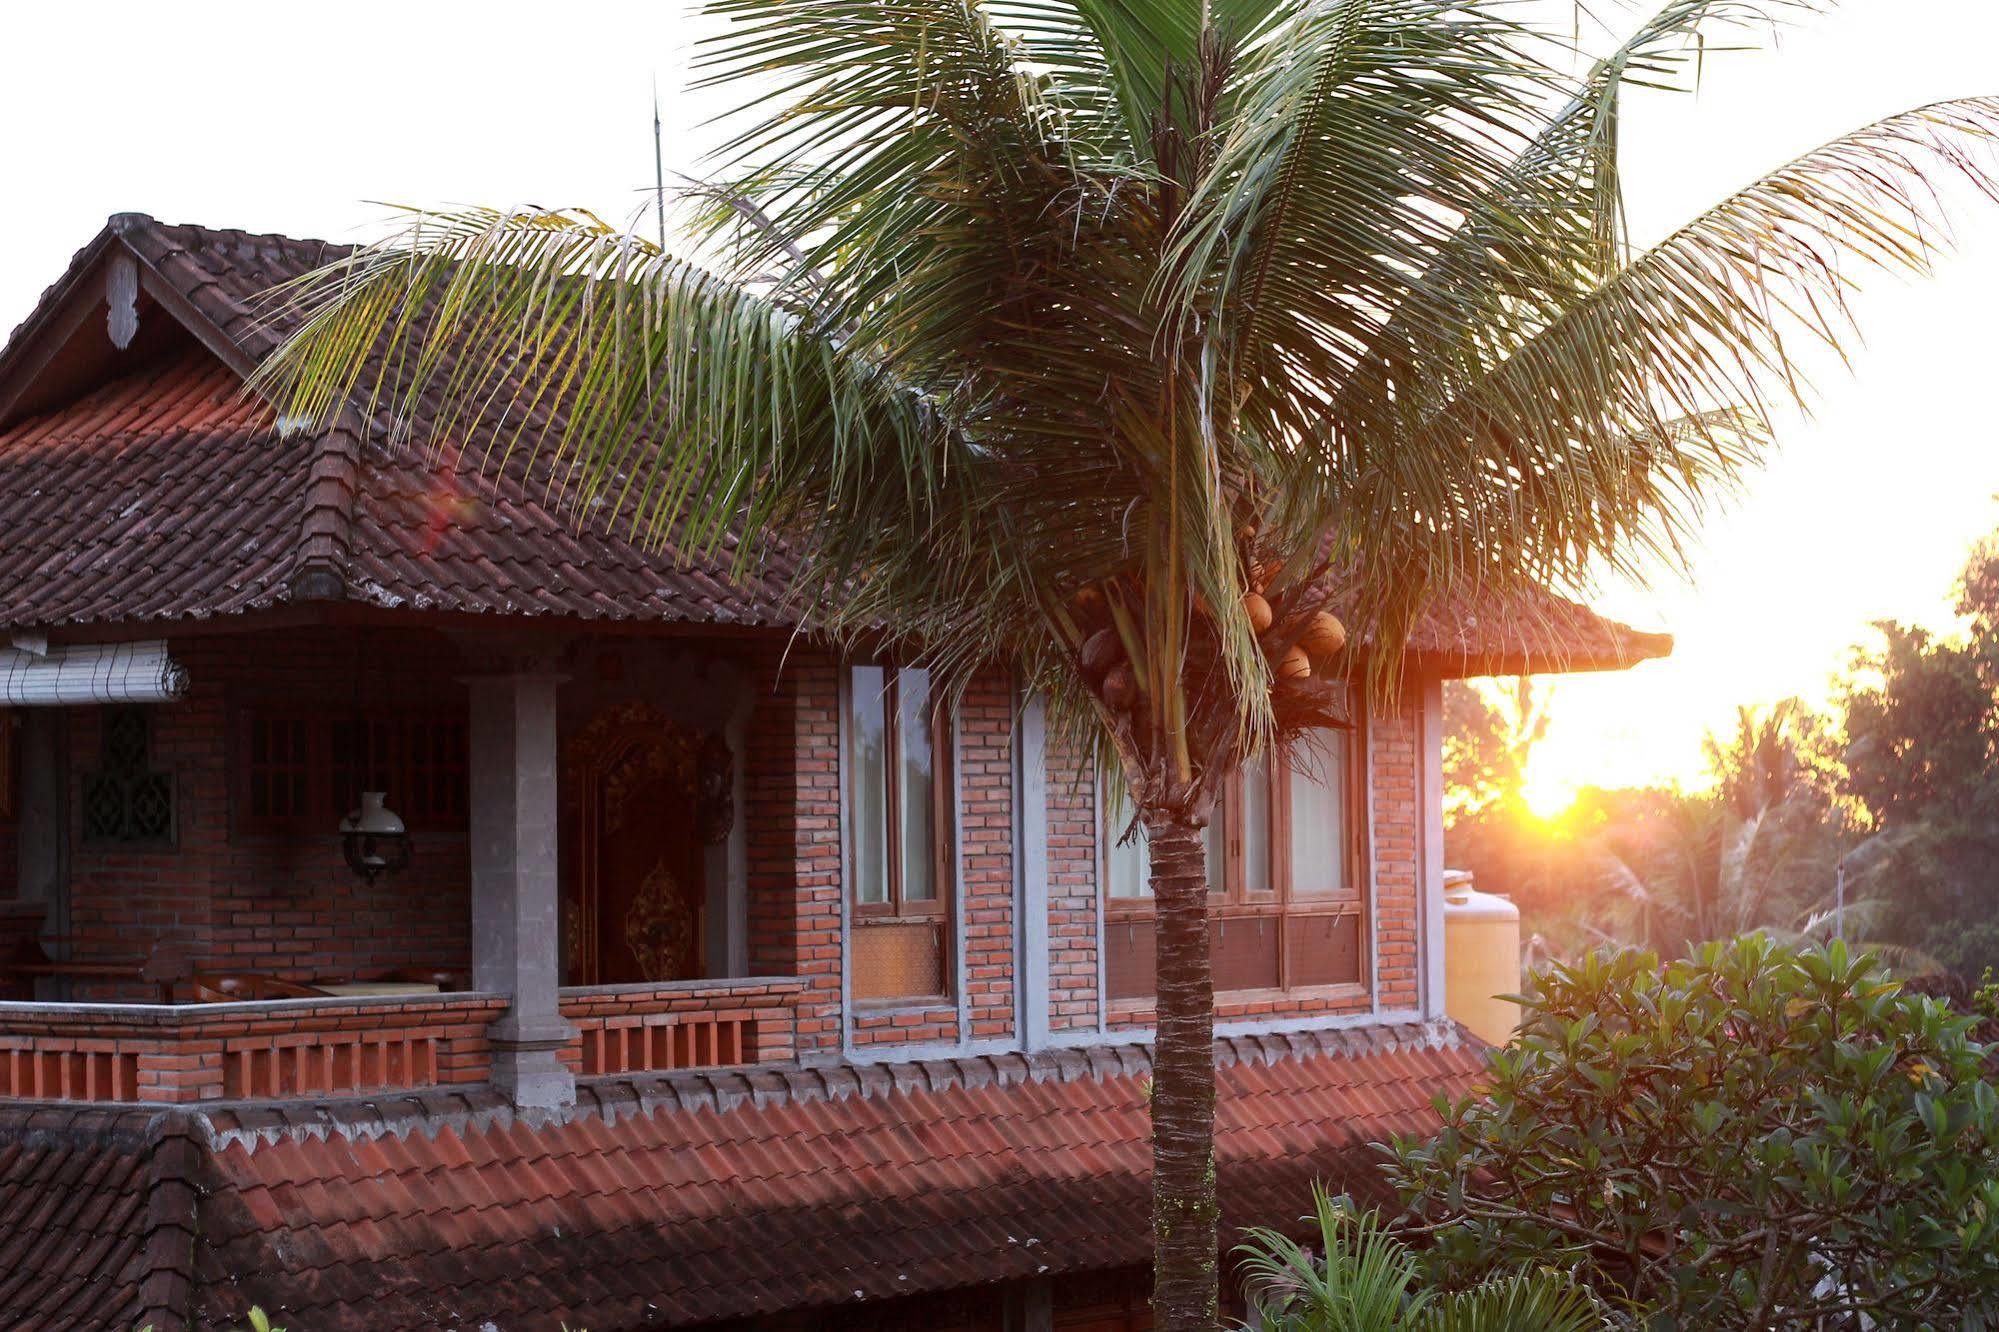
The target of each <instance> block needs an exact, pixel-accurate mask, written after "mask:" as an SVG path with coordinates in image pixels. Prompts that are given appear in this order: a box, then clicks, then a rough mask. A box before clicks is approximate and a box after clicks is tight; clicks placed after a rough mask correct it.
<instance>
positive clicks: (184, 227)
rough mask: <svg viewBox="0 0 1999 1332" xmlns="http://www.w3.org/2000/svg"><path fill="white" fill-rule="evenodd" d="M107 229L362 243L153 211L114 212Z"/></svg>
mask: <svg viewBox="0 0 1999 1332" xmlns="http://www.w3.org/2000/svg"><path fill="white" fill-rule="evenodd" d="M104 225H105V227H106V229H107V230H110V231H112V232H114V233H116V234H118V235H124V234H126V233H127V232H128V231H133V230H141V229H148V228H150V229H153V230H157V231H177V232H187V233H189V234H191V235H195V236H199V237H201V238H203V239H204V240H227V241H232V242H235V243H239V244H252V245H255V244H264V243H269V244H276V245H295V246H301V247H303V246H314V245H316V246H319V247H320V248H322V249H327V250H358V249H360V248H361V243H360V242H356V241H335V240H325V239H323V238H321V237H318V236H294V235H292V234H291V233H289V232H284V231H245V230H244V229H243V228H241V227H211V226H209V225H208V224H207V223H205V222H162V221H160V219H158V218H157V217H154V216H153V215H152V214H151V213H140V212H126V213H113V214H112V215H111V216H110V217H109V218H107V219H106V220H105V223H104Z"/></svg>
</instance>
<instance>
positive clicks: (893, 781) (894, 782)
mask: <svg viewBox="0 0 1999 1332" xmlns="http://www.w3.org/2000/svg"><path fill="white" fill-rule="evenodd" d="M846 721H847V817H848V824H849V834H848V835H849V870H850V880H851V883H852V901H851V906H852V910H851V912H850V915H851V918H852V922H853V929H852V931H851V936H850V937H851V939H852V952H853V995H854V998H855V999H856V1000H859V1001H863V1002H884V1001H893V1000H901V1001H907V1000H913V999H930V998H936V999H941V998H943V997H945V996H946V995H947V994H948V993H949V991H950V972H949V966H948V960H947V959H948V952H949V950H948V948H947V944H948V942H949V939H950V920H949V916H950V913H949V911H948V909H947V907H948V903H949V899H950V895H951V868H950V863H951V862H950V854H949V849H950V836H949V831H950V827H951V818H950V809H951V806H950V803H949V801H950V791H951V761H950V756H951V747H950V735H949V731H950V727H949V725H948V723H947V722H946V720H945V718H944V717H943V715H942V712H941V709H940V708H939V707H938V705H937V699H936V698H935V697H934V696H933V694H932V691H931V686H930V673H929V672H928V671H923V670H917V669H913V668H909V667H895V666H889V665H866V666H855V667H853V668H852V669H851V670H850V671H849V672H848V674H847V718H846Z"/></svg>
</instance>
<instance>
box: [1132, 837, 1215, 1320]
mask: <svg viewBox="0 0 1999 1332" xmlns="http://www.w3.org/2000/svg"><path fill="white" fill-rule="evenodd" d="M1146 840H1147V843H1148V845H1149V846H1150V849H1151V854H1152V897H1153V906H1154V908H1155V910H1156V912H1157V921H1158V924H1157V930H1156V933H1155V936H1154V959H1155V971H1156V976H1157V980H1158V1021H1159V1035H1158V1039H1157V1042H1156V1044H1155V1045H1154V1047H1153V1054H1152V1232H1153V1246H1154V1247H1153V1253H1154V1266H1153V1284H1152V1310H1153V1319H1154V1326H1155V1327H1156V1328H1157V1329H1158V1332H1214V1330H1215V1328H1216V1327H1217V1326H1218V1324H1219V1315H1218V1311H1217V1308H1216V1294H1217V1292H1216V1271H1215V1267H1216V1260H1217V1243H1216V1235H1215V1224H1216V1214H1217V1211H1218V1208H1217V1205H1216V1201H1215V1003H1214V1000H1215V983H1214V972H1213V968H1212V965H1211V962H1210V958H1209V949H1210V945H1209V938H1208V876H1207V858H1206V855H1205V848H1204V846H1203V842H1202V836H1201V829H1200V828H1199V827H1197V826H1195V825H1194V824H1191V823H1187V822H1183V821H1181V820H1179V819H1177V818H1173V817H1171V816H1158V817H1148V818H1147V820H1146Z"/></svg>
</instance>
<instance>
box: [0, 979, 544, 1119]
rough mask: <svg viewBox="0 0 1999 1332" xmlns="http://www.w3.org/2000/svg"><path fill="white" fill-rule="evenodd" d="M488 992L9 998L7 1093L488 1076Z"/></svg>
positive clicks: (138, 1095) (287, 1092)
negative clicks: (171, 1000)
mask: <svg viewBox="0 0 1999 1332" xmlns="http://www.w3.org/2000/svg"><path fill="white" fill-rule="evenodd" d="M505 1009H506V1000H505V999H504V998H502V997H501V996H499V995H490V994H445V995H415V996H404V995H396V996H369V997H356V998H331V999H275V1000H264V1001H250V1002H244V1003H228V1004H185V1005H180V1004H176V1005H171V1006H169V1005H162V1004H43V1003H0V1096H10V1097H27V1098H31V1099H36V1100H64V1101H154V1102H168V1103H184V1102H189V1101H212V1100H222V1099H231V1100H236V1099H250V1098H257V1099H269V1098H279V1097H301V1096H325V1095H341V1094H347V1093H359V1092H370V1091H383V1090H388V1089H413V1088H420V1087H434V1086H438V1085H441V1084H444V1083H464V1082H482V1081H484V1080H485V1077H486V1027H487V1024H489V1023H490V1022H492V1021H493V1019H494V1018H496V1017H498V1016H499V1015H500V1014H501V1013H502V1012H503V1011H505Z"/></svg>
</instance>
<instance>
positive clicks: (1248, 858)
mask: <svg viewBox="0 0 1999 1332" xmlns="http://www.w3.org/2000/svg"><path fill="white" fill-rule="evenodd" d="M1272 888H1273V885H1272V883H1271V881H1270V763H1269V761H1268V760H1267V759H1261V758H1259V759H1252V760H1251V761H1250V762H1248V763H1246V764H1244V765H1243V770H1242V890H1243V891H1244V892H1246V893H1267V892H1270V891H1272Z"/></svg>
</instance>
